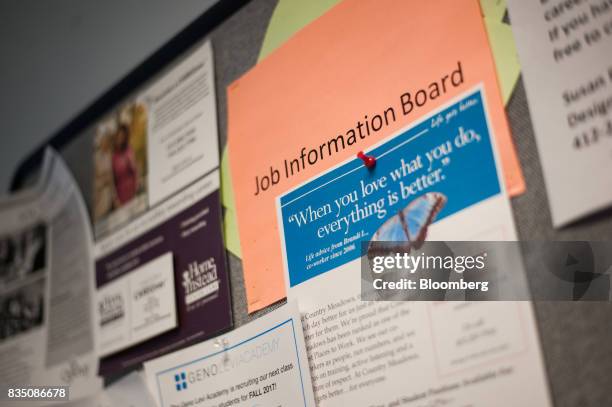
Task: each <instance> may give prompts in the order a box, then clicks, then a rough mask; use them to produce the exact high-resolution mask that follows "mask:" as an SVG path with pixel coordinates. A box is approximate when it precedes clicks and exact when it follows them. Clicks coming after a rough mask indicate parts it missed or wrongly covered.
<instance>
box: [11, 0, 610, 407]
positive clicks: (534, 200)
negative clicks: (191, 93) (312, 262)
mask: <svg viewBox="0 0 612 407" xmlns="http://www.w3.org/2000/svg"><path fill="white" fill-rule="evenodd" d="M276 4H277V1H276V0H252V1H249V2H247V1H229V2H227V1H222V2H219V4H217V5H215V6H214V7H213V8H211V9H210V10H209V11H207V12H206V13H205V14H204V15H203V16H201V17H200V18H199V19H197V20H196V21H195V22H194V23H193V24H192V25H190V26H189V27H188V28H187V29H186V30H185V31H183V32H182V33H180V34H179V35H177V36H176V37H175V38H174V39H172V40H171V41H170V42H169V43H168V44H166V45H165V46H164V47H162V49H160V50H159V51H158V52H157V53H156V54H155V55H153V56H152V57H151V58H149V60H147V61H145V62H144V63H143V64H142V65H141V66H140V67H138V68H136V69H135V70H134V71H133V72H131V73H130V74H129V75H127V76H126V77H125V78H124V79H123V80H122V81H121V82H120V83H118V84H117V86H115V87H114V88H113V89H111V90H109V92H107V93H106V94H105V95H103V96H102V97H101V98H99V99H98V101H96V102H95V103H94V105H92V106H90V107H89V108H88V109H87V110H85V111H84V112H83V113H81V114H79V115H78V116H77V117H76V118H75V119H74V120H73V121H72V122H70V123H69V124H68V125H67V126H66V127H64V128H63V129H62V130H61V131H60V132H59V133H58V134H56V135H54V136H53V137H52V138H51V139H50V144H51V145H53V146H54V147H56V149H58V151H59V152H60V153H61V155H62V156H63V158H64V159H65V160H66V162H67V164H68V166H69V167H70V169H71V170H72V172H73V174H74V175H75V178H76V180H77V183H78V184H79V186H80V187H81V190H82V191H83V195H84V197H85V200H86V201H87V202H90V201H91V199H92V198H91V190H92V188H91V180H92V179H93V177H92V171H93V169H92V165H91V162H90V160H83V159H82V157H83V156H85V157H89V156H91V148H92V147H91V140H90V139H89V138H86V137H80V138H79V137H75V135H76V134H79V133H80V131H81V130H82V129H83V128H85V127H87V126H88V125H89V124H91V123H92V122H93V121H94V120H95V119H96V118H98V117H99V116H100V115H102V114H104V113H105V111H106V109H108V108H109V107H110V106H112V105H113V104H114V103H116V102H118V101H119V100H121V99H122V98H123V97H125V96H126V95H127V94H129V92H130V89H133V88H135V87H137V86H138V85H139V84H141V83H143V82H144V81H146V80H147V79H148V78H151V77H152V76H154V75H155V73H156V72H157V71H158V70H159V69H161V68H162V67H163V66H164V65H166V64H167V63H169V62H171V61H172V60H173V59H174V58H176V57H177V56H178V55H180V54H181V53H182V52H184V51H186V50H188V49H189V48H190V47H191V46H193V45H194V44H197V43H200V42H201V41H204V40H206V39H210V40H211V41H212V45H213V50H214V60H215V81H216V94H217V109H218V110H217V112H218V123H219V137H220V145H221V146H225V145H226V142H227V104H226V92H225V90H226V88H227V86H228V85H229V84H231V83H232V82H233V81H235V80H236V79H238V78H239V77H241V76H242V75H243V74H244V73H245V72H247V71H248V70H249V69H250V68H251V67H253V66H254V65H255V64H256V63H257V59H258V56H259V53H260V49H261V46H262V42H263V39H264V35H265V33H266V29H267V26H268V23H269V21H270V17H271V15H272V13H273V11H274V9H275V7H276ZM505 18H506V19H507V18H508V17H507V16H506V17H505ZM506 113H507V116H508V121H509V124H510V128H511V131H512V134H513V138H514V142H515V145H516V149H517V152H518V156H519V159H520V162H521V166H522V170H523V173H524V176H525V180H526V183H527V189H526V192H525V193H524V194H522V195H520V196H518V197H516V198H512V200H511V205H512V210H513V214H514V221H515V224H516V227H517V231H518V234H519V237H520V239H521V240H610V239H612V209H608V210H605V211H603V212H599V213H597V214H595V215H593V216H591V217H589V218H586V219H583V220H581V221H578V222H575V223H572V224H570V225H568V226H566V227H563V228H561V229H554V228H553V227H552V221H551V216H550V212H549V205H548V201H547V196H546V192H545V187H544V179H543V175H542V169H541V166H540V162H539V158H538V151H537V147H536V142H535V138H534V133H533V127H532V123H531V119H530V113H529V108H528V106H527V102H526V95H525V89H524V86H523V82H522V80H521V78H519V80H518V83H517V85H516V87H515V89H514V91H513V93H512V95H511V97H510V101H509V103H508V104H507V106H506ZM39 161H40V152H38V153H35V154H33V155H32V156H30V157H28V158H27V159H26V160H24V162H23V164H22V165H21V167H20V168H19V169H18V171H17V173H16V175H15V177H14V179H13V189H17V188H19V187H21V186H23V185H25V184H27V182H28V179H31V178H32V176H33V174H35V171H36V167H37V163H38V162H39ZM228 262H229V269H230V280H231V293H232V301H233V303H232V308H233V315H234V324H235V326H240V325H242V324H245V323H246V322H248V321H250V320H252V319H254V318H257V317H258V316H260V315H262V314H264V313H267V312H269V311H270V310H272V309H273V308H275V307H277V306H278V305H279V304H275V305H272V306H270V307H267V308H266V309H264V310H261V311H258V312H256V313H254V314H250V315H249V314H248V312H247V300H246V294H245V285H244V279H243V273H242V263H241V261H240V259H239V258H237V257H235V256H234V255H232V254H231V253H230V252H228ZM533 307H534V310H535V315H536V319H537V322H538V330H539V335H540V342H541V347H542V351H543V355H544V359H545V366H546V370H547V374H548V379H549V384H550V389H551V393H552V396H553V398H554V400H555V403H556V405H559V406H562V405H567V406H573V405H604V404H605V401H604V400H608V399H609V395H608V393H609V389H610V372H611V371H612V352H611V350H610V349H611V346H610V344H611V343H612V322H611V321H610V315H612V303H610V302H608V303H589V302H578V303H565V302H535V303H534V304H533ZM568 350H571V352H568Z"/></svg>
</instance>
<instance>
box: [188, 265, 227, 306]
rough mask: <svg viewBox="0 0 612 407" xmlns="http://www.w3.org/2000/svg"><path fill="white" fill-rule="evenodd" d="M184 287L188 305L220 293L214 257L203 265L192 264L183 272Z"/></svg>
mask: <svg viewBox="0 0 612 407" xmlns="http://www.w3.org/2000/svg"><path fill="white" fill-rule="evenodd" d="M183 287H184V288H185V304H187V305H190V304H193V303H194V302H196V301H199V300H201V299H203V298H206V297H208V296H209V295H213V294H216V293H217V292H218V291H219V277H218V276H217V265H216V264H215V259H214V257H210V258H209V259H207V260H204V261H203V262H201V263H198V262H196V261H194V262H191V263H190V264H189V266H188V268H187V270H185V271H184V272H183Z"/></svg>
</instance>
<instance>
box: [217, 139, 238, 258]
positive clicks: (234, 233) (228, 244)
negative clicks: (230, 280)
mask: <svg viewBox="0 0 612 407" xmlns="http://www.w3.org/2000/svg"><path fill="white" fill-rule="evenodd" d="M221 204H222V205H223V207H224V208H225V214H224V215H223V235H224V238H225V248H226V249H227V250H229V251H230V252H232V253H233V254H234V255H235V256H237V257H238V258H242V251H241V250H240V236H239V234H238V221H237V220H236V210H235V205H234V188H233V187H232V176H231V173H230V167H229V158H228V150H227V146H225V147H224V148H223V153H222V154H221Z"/></svg>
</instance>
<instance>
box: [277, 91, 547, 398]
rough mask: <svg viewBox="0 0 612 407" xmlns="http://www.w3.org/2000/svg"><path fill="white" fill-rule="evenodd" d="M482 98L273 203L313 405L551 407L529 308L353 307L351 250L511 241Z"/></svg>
mask: <svg viewBox="0 0 612 407" xmlns="http://www.w3.org/2000/svg"><path fill="white" fill-rule="evenodd" d="M485 93H486V92H485V90H484V88H483V87H482V86H479V87H476V88H472V89H471V90H468V91H466V92H465V93H464V94H462V95H461V96H459V97H456V98H454V99H453V100H452V101H450V102H448V103H447V104H446V105H444V106H442V107H441V108H439V109H435V110H434V111H431V112H429V113H428V114H426V115H423V116H422V117H421V119H420V120H419V122H418V123H416V124H413V125H410V126H408V127H406V128H404V129H401V130H399V131H397V132H396V133H395V134H393V135H392V136H390V137H388V138H387V139H385V140H383V141H381V142H380V143H378V144H376V145H374V146H373V147H372V148H371V149H368V150H367V151H366V153H367V154H371V155H373V156H375V157H376V158H377V163H376V167H374V169H368V168H366V167H365V166H364V165H363V163H362V162H361V160H358V159H350V160H347V161H345V162H344V163H342V164H340V165H339V166H337V167H335V168H333V169H331V170H329V171H326V172H324V173H322V174H320V175H318V176H316V177H313V178H312V179H310V180H309V181H307V182H305V183H303V184H302V185H300V186H298V187H297V188H295V189H293V190H292V191H290V192H288V193H286V194H284V195H281V196H280V197H279V198H278V201H277V208H278V217H279V224H280V225H281V233H282V236H283V254H284V269H285V276H286V280H285V281H286V284H287V291H288V298H289V299H290V300H296V301H298V304H299V307H300V312H301V313H302V318H303V323H304V336H305V339H306V348H307V350H308V353H309V356H310V366H311V367H312V382H313V388H314V392H315V398H316V400H317V403H318V405H319V406H346V405H403V404H410V403H416V404H417V405H473V406H491V405H496V406H515V405H534V406H536V405H537V406H547V405H551V403H550V400H549V396H548V389H547V386H546V380H545V376H544V368H543V364H542V360H541V354H540V351H539V345H538V340H537V330H536V326H535V321H534V317H533V313H532V310H531V306H530V304H529V303H528V302H452V301H451V302H416V301H391V302H377V301H376V302H372V301H362V295H361V278H362V277H361V276H362V274H361V260H360V257H361V243H362V242H369V241H371V240H381V241H401V242H408V243H414V244H415V245H416V244H418V242H419V241H422V240H423V239H427V240H431V241H447V242H452V241H456V240H475V241H479V240H482V241H489V240H514V239H515V238H516V234H515V230H514V225H513V221H512V213H511V210H510V206H509V202H508V197H507V194H506V192H505V188H504V184H503V179H502V178H501V177H500V166H499V157H498V154H497V145H496V144H497V143H496V137H495V136H494V128H493V127H492V126H491V120H490V110H489V106H488V105H487V98H486V96H485ZM400 216H403V219H404V221H400V219H399V218H398V217H400ZM396 218H398V219H397V220H398V221H397V222H395V221H394V219H396ZM449 244H450V243H449ZM517 272H520V270H517ZM322 337H323V338H324V339H322ZM330 366H331V368H330ZM415 372H418V374H415Z"/></svg>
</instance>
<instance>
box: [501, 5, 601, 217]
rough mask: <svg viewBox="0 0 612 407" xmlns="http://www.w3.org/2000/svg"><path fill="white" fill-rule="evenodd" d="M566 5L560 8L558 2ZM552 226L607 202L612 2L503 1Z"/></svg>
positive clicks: (585, 213)
mask: <svg viewBox="0 0 612 407" xmlns="http://www.w3.org/2000/svg"><path fill="white" fill-rule="evenodd" d="M566 4H568V6H565V5H566ZM508 9H509V12H510V19H511V21H512V30H513V32H514V37H515V39H516V45H517V49H518V51H519V57H520V60H521V65H522V67H523V78H524V81H525V91H526V93H527V100H528V102H529V111H530V113H531V121H532V122H533V127H534V130H535V137H536V142H537V146H538V152H539V155H540V163H541V164H542V171H543V173H544V180H545V184H546V191H547V193H548V203H549V206H550V212H551V215H552V222H553V225H554V226H556V227H559V226H563V225H565V224H567V223H569V222H572V221H575V220H577V219H579V218H581V217H583V216H585V215H589V214H592V213H593V212H595V211H597V210H600V209H602V208H604V207H607V206H609V205H610V203H611V202H612V188H610V178H609V177H608V176H607V175H603V174H609V173H610V172H611V171H612V155H611V154H610V148H611V146H612V90H611V89H612V61H611V60H610V55H612V23H611V21H612V20H611V19H612V6H611V5H610V3H609V2H606V1H583V2H570V3H565V2H562V3H559V2H546V1H540V2H524V1H509V2H508Z"/></svg>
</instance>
